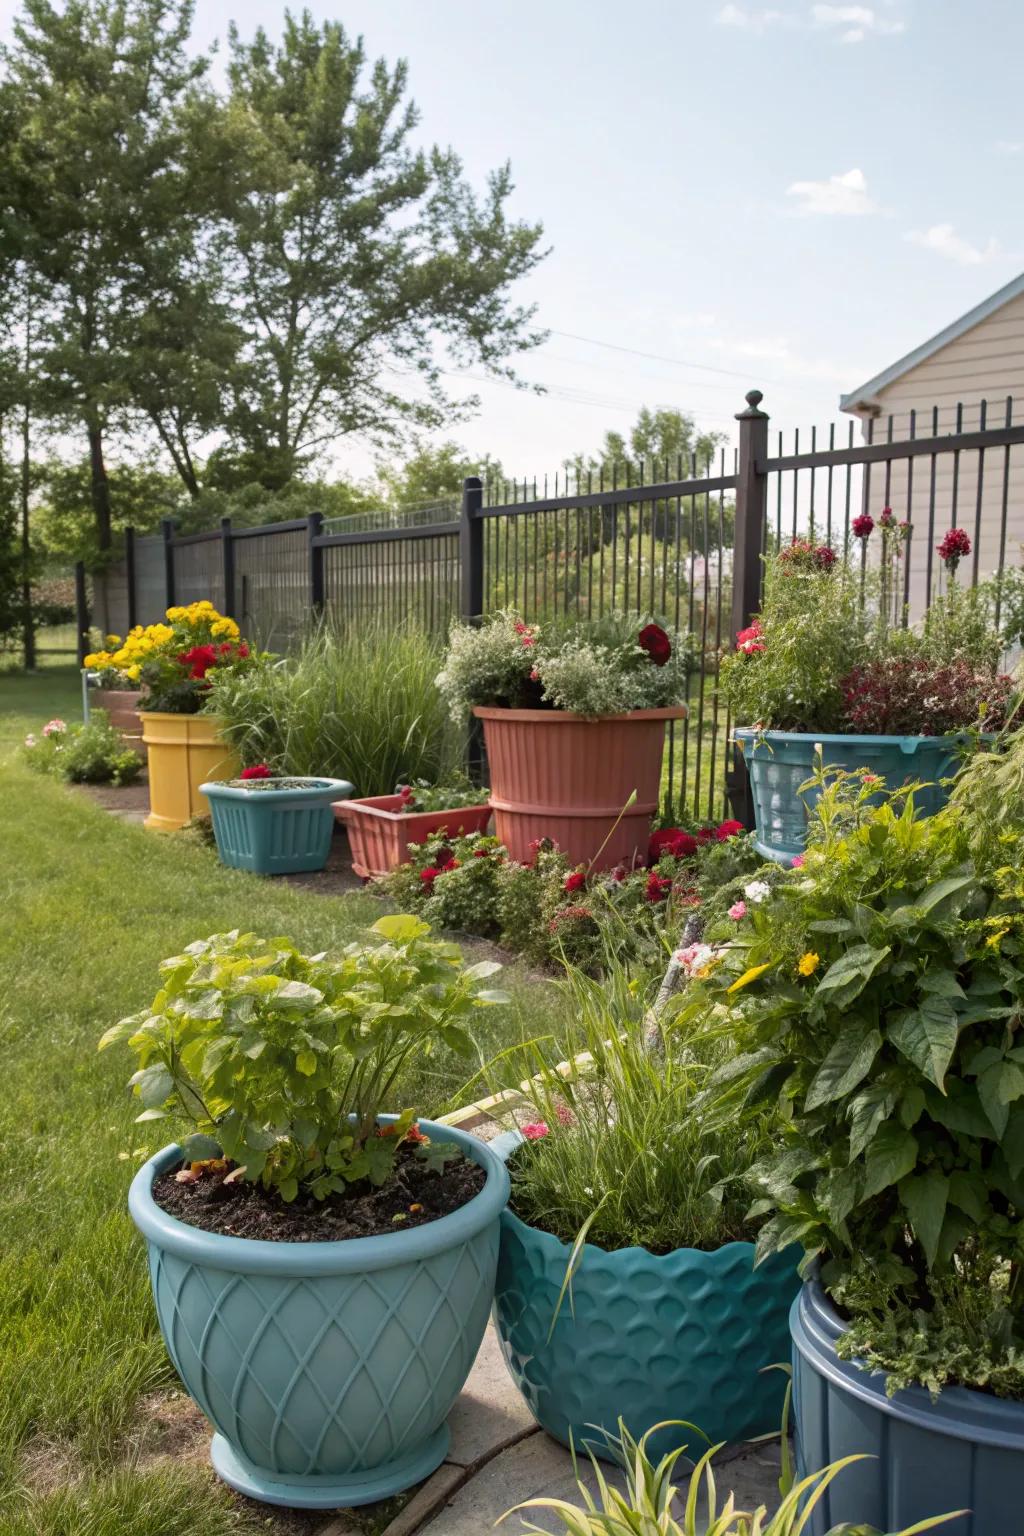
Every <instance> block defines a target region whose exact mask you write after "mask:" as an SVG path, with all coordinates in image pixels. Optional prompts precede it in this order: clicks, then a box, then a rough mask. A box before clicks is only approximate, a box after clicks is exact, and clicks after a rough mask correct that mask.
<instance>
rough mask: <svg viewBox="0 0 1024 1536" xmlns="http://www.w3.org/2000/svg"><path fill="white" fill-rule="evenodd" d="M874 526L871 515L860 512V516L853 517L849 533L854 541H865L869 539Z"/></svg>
mask: <svg viewBox="0 0 1024 1536" xmlns="http://www.w3.org/2000/svg"><path fill="white" fill-rule="evenodd" d="M874 526H875V520H874V518H873V517H872V516H871V513H870V512H862V513H861V514H860V516H859V517H855V518H854V520H853V522H852V523H851V524H850V532H851V533H852V534H853V536H854V538H855V539H867V538H870V536H871V533H872V530H873V529H874Z"/></svg>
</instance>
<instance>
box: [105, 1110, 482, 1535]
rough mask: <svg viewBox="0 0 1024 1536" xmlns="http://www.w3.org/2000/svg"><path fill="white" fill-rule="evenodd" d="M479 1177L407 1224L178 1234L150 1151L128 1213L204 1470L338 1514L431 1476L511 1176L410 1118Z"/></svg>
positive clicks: (478, 1333)
mask: <svg viewBox="0 0 1024 1536" xmlns="http://www.w3.org/2000/svg"><path fill="white" fill-rule="evenodd" d="M420 1125H421V1127H422V1128H423V1130H424V1131H425V1132H426V1133H427V1134H428V1135H430V1136H432V1137H433V1138H434V1139H436V1140H437V1141H455V1142H458V1144H459V1145H460V1146H461V1147H462V1149H463V1151H464V1152H465V1153H466V1154H467V1156H469V1157H472V1158H473V1160H474V1161H475V1162H477V1163H479V1164H480V1165H481V1167H482V1168H483V1169H484V1170H485V1171H486V1174H487V1182H486V1183H485V1185H484V1187H483V1189H482V1190H481V1191H480V1193H479V1194H477V1195H475V1196H474V1197H473V1199H472V1200H470V1201H469V1202H468V1204H466V1205H464V1206H462V1207H461V1208H460V1209H459V1210H457V1211H452V1212H451V1213H450V1214H449V1215H447V1216H442V1217H441V1218H440V1219H439V1220H437V1221H431V1222H428V1223H426V1224H425V1225H424V1226H422V1227H414V1228H413V1229H412V1230H410V1231H407V1232H402V1231H396V1232H388V1233H386V1234H384V1235H382V1236H379V1237H357V1238H350V1239H347V1240H346V1241H343V1242H317V1243H273V1242H261V1241H258V1240H250V1239H247V1238H239V1237H224V1236H221V1235H220V1234H219V1233H216V1232H204V1231H201V1230H200V1229H199V1228H198V1227H190V1226H187V1225H186V1224H185V1223H184V1222H181V1221H178V1220H177V1219H176V1218H175V1217H173V1216H170V1215H168V1213H167V1212H166V1211H164V1210H162V1209H161V1208H160V1206H159V1205H157V1203H156V1201H155V1200H154V1199H153V1195H152V1184H153V1180H154V1178H156V1177H157V1176H158V1175H159V1174H161V1173H166V1172H167V1171H169V1170H170V1169H172V1168H174V1167H175V1166H176V1164H177V1163H179V1162H180V1161H181V1150H180V1148H178V1147H175V1146H171V1147H165V1148H164V1150H163V1151H162V1152H158V1153H157V1154H156V1156H155V1157H152V1158H150V1160H149V1162H148V1163H145V1164H144V1165H143V1167H142V1168H140V1169H139V1172H138V1173H137V1174H136V1175H135V1178H134V1180H133V1181H132V1186H131V1191H130V1193H129V1196H128V1205H129V1209H130V1211H131V1214H132V1219H133V1220H134V1222H135V1225H136V1226H137V1227H138V1228H139V1231H140V1232H141V1233H142V1235H143V1237H144V1238H145V1240H146V1245H147V1248H148V1251H149V1273H150V1279H151V1281H152V1285H153V1297H154V1300H155V1302H156V1310H157V1315H158V1317H159V1320H160V1328H161V1332H162V1333H163V1336H164V1343H165V1344H166V1345H167V1352H168V1354H169V1355H170V1357H171V1360H172V1361H173V1363H174V1367H175V1369H176V1370H177V1372H178V1375H179V1376H180V1377H181V1379H182V1381H183V1382H184V1384H185V1388H186V1390H187V1391H188V1393H189V1396H190V1397H191V1398H192V1399H193V1400H194V1401H195V1402H196V1403H197V1404H198V1405H199V1407H200V1408H201V1409H202V1411H203V1413H204V1414H205V1415H206V1417H207V1418H208V1419H209V1420H210V1423H211V1424H212V1425H213V1427H214V1429H215V1431H216V1433H215V1434H214V1437H213V1441H212V1444H211V1447H210V1458H211V1460H212V1462H213V1466H214V1470H215V1471H216V1472H217V1474H218V1475H219V1476H220V1477H221V1478H222V1479H223V1480H224V1481H225V1482H226V1483H228V1484H229V1485H230V1486H231V1487H232V1488H235V1489H237V1490H238V1491H239V1492H240V1493H244V1494H247V1495H248V1496H249V1497H250V1498H254V1499H260V1500H262V1501H263V1502H265V1503H268V1504H283V1505H286V1506H291V1507H295V1508H299V1509H337V1508H343V1507H349V1506H351V1505H356V1504H368V1503H373V1502H376V1501H377V1500H378V1499H384V1498H389V1497H390V1496H391V1495H392V1494H395V1493H399V1492H401V1491H402V1490H403V1489H405V1488H409V1487H411V1486H412V1485H413V1484H414V1483H417V1482H419V1481H421V1480H422V1479H423V1478H425V1477H429V1475H430V1473H431V1472H433V1471H434V1469H435V1468H436V1467H437V1466H439V1465H440V1463H441V1462H442V1461H443V1460H444V1457H445V1455H446V1453H447V1450H448V1440H449V1435H448V1427H447V1425H446V1423H445V1420H446V1418H447V1417H448V1414H449V1413H450V1411H451V1409H452V1406H453V1405H454V1402H455V1399H456V1397H457V1396H458V1394H459V1392H460V1391H461V1390H462V1387H463V1384H464V1383H465V1380H466V1377H467V1376H468V1375H469V1371H470V1367H471V1366H472V1364H473V1361H474V1359H475V1357H476V1353H477V1350H478V1349H479V1347H480V1341H481V1339H482V1338H483V1334H484V1329H485V1328H486V1326H487V1316H488V1313H489V1311H490V1306H491V1300H492V1297H493V1293H494V1271H495V1265H496V1263H497V1258H498V1218H499V1214H500V1212H501V1209H502V1207H503V1206H504V1204H505V1202H506V1200H507V1199H508V1187H509V1185H508V1173H507V1172H506V1170H505V1165H504V1163H503V1162H502V1161H501V1159H500V1158H498V1157H495V1155H494V1153H493V1152H492V1151H491V1150H490V1148H489V1147H488V1146H486V1145H485V1143H483V1142H482V1141H479V1140H478V1139H477V1138H476V1137H475V1136H469V1135H467V1134H466V1133H465V1132H463V1131H456V1130H452V1129H451V1128H450V1127H448V1126H444V1125H434V1124H431V1123H430V1122H429V1121H426V1120H421V1121H420Z"/></svg>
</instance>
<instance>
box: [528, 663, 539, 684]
mask: <svg viewBox="0 0 1024 1536" xmlns="http://www.w3.org/2000/svg"><path fill="white" fill-rule="evenodd" d="M530 682H531V683H539V682H540V673H539V672H538V671H537V668H536V667H534V668H533V669H532V670H531V672H530Z"/></svg>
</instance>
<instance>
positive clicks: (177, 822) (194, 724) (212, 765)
mask: <svg viewBox="0 0 1024 1536" xmlns="http://www.w3.org/2000/svg"><path fill="white" fill-rule="evenodd" d="M140 719H141V720H142V739H143V741H144V742H145V744H146V750H147V753H148V756H149V815H148V816H147V817H146V821H145V825H146V826H147V827H149V828H150V829H151V830H156V831H160V832H175V831H177V829H178V828H179V827H185V826H187V825H188V823H189V822H190V821H191V820H192V817H193V816H201V815H203V814H204V813H205V811H206V808H207V807H206V801H205V799H204V798H203V796H202V794H200V789H199V786H200V785H201V784H205V783H206V782H207V781H208V780H210V779H232V778H234V777H235V775H236V774H237V773H238V772H239V771H240V769H241V766H242V765H241V763H240V762H239V761H238V757H237V755H236V753H235V750H234V748H233V747H230V746H229V745H228V743H227V742H226V741H224V740H223V739H222V737H221V736H220V734H219V730H220V721H219V720H218V719H217V717H216V715H172V714H165V713H163V712H157V711H153V710H145V711H142V712H141V713H140Z"/></svg>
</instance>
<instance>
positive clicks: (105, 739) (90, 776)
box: [23, 709, 142, 784]
mask: <svg viewBox="0 0 1024 1536" xmlns="http://www.w3.org/2000/svg"><path fill="white" fill-rule="evenodd" d="M23 755H24V758H25V761H26V763H27V764H28V766H29V767H30V768H32V769H33V770H34V771H35V772H37V773H50V774H54V775H55V776H56V777H57V778H61V779H66V780H67V781H68V782H69V783H71V784H133V783H134V782H135V780H136V779H137V778H138V777H139V774H140V773H141V772H142V759H141V758H140V757H139V755H138V753H137V752H135V751H133V750H132V748H131V747H129V746H127V745H126V744H125V740H124V737H123V736H122V735H121V733H120V731H118V730H115V728H114V727H113V726H112V725H111V724H110V722H109V720H108V718H107V715H106V712H105V711H104V710H102V709H96V710H93V712H92V716H91V718H90V720H89V724H88V725H73V726H70V727H69V726H67V725H65V723H64V721H63V720H50V721H48V722H47V723H46V725H45V726H44V727H43V729H42V731H41V732H40V733H39V735H38V736H36V735H34V734H32V735H29V736H27V737H26V738H25V745H24V748H23Z"/></svg>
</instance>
